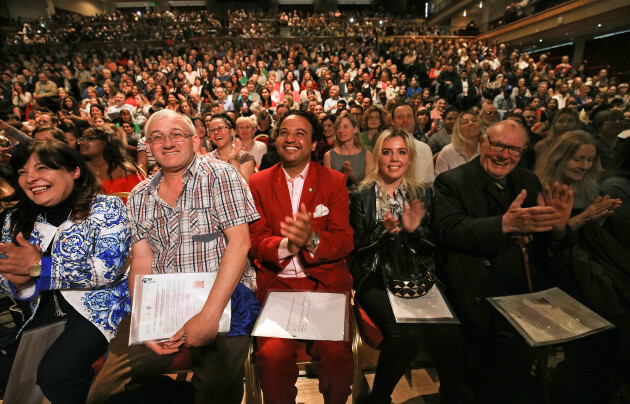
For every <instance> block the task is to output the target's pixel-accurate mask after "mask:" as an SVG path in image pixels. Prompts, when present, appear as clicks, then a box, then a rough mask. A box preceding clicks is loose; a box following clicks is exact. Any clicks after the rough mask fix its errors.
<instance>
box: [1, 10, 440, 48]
mask: <svg viewBox="0 0 630 404" xmlns="http://www.w3.org/2000/svg"><path fill="white" fill-rule="evenodd" d="M281 27H288V28H289V33H290V34H291V35H294V36H311V37H317V36H350V37H359V38H365V39H372V38H374V37H375V36H383V35H430V34H437V33H438V32H439V33H442V34H447V33H448V31H449V29H448V28H445V27H444V28H441V29H438V28H437V27H429V26H427V25H426V24H425V23H424V19H421V18H414V17H411V16H409V17H406V18H402V17H394V16H393V15H391V14H387V13H383V12H353V13H343V14H342V13H340V12H339V11H337V12H316V13H313V12H298V11H293V12H290V13H286V12H282V13H276V12H273V11H261V10H248V11H245V10H233V11H228V12H227V13H226V14H225V15H221V14H219V13H212V12H209V11H205V10H204V11H177V10H175V11H166V12H162V13H161V12H154V11H147V12H141V11H138V12H121V11H116V12H114V13H111V14H99V15H96V16H81V15H78V14H56V15H54V16H52V17H51V18H49V19H44V18H42V19H39V20H17V21H12V23H11V24H9V25H8V26H6V27H5V29H6V36H5V42H6V43H7V44H9V45H17V44H42V43H83V42H106V41H131V40H135V41H140V40H174V41H180V42H181V41H185V40H188V39H191V38H204V37H210V36H226V37H235V38H236V37H240V38H269V37H275V36H277V35H278V34H279V33H280V28H281Z"/></svg>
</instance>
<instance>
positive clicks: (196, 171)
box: [127, 156, 260, 290]
mask: <svg viewBox="0 0 630 404" xmlns="http://www.w3.org/2000/svg"><path fill="white" fill-rule="evenodd" d="M162 177H163V174H162V172H161V171H160V172H158V173H157V174H156V175H154V176H152V177H150V178H148V179H146V180H145V181H143V182H142V183H140V184H138V185H137V186H136V187H135V188H134V190H133V191H132V192H131V194H130V195H129V199H128V201H127V207H128V209H129V213H130V222H131V243H132V245H133V244H135V243H137V242H138V241H140V240H143V239H145V240H146V241H147V242H148V243H149V246H150V247H151V250H152V251H153V254H154V257H153V263H152V271H153V273H174V272H216V271H217V270H218V269H219V263H220V262H221V257H222V256H223V252H224V251H225V247H226V246H227V239H226V237H225V234H224V233H223V231H224V230H225V229H227V228H229V227H232V226H236V225H239V224H243V223H249V222H252V221H254V220H257V219H259V218H260V216H259V215H258V212H257V211H256V207H255V206H254V200H253V199H252V195H251V193H250V191H249V188H248V187H247V184H245V183H244V181H243V180H242V179H241V176H240V174H239V173H238V171H236V170H235V169H234V168H233V167H232V166H230V165H229V164H227V163H223V162H221V161H219V160H215V159H211V158H207V157H199V156H195V157H194V159H193V161H192V163H191V164H190V166H188V169H187V170H186V172H185V173H184V176H183V188H182V192H181V194H180V195H179V197H178V198H177V201H176V202H175V205H174V206H170V205H169V204H167V203H166V202H164V200H163V199H162V198H160V197H159V196H158V188H159V185H160V182H161V180H162ZM241 283H243V284H244V285H245V286H247V287H248V288H250V289H252V290H255V289H256V279H255V270H254V268H253V266H252V265H251V263H250V262H249V260H247V263H246V264H245V272H244V274H243V277H242V278H241Z"/></svg>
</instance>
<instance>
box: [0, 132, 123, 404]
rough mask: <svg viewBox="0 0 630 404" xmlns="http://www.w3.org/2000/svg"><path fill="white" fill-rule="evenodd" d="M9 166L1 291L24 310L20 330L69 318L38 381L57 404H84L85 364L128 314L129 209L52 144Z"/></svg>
mask: <svg viewBox="0 0 630 404" xmlns="http://www.w3.org/2000/svg"><path fill="white" fill-rule="evenodd" d="M11 168H12V171H13V174H14V175H15V176H16V178H17V185H16V186H15V194H14V195H13V198H14V199H15V200H17V204H16V205H15V208H14V209H13V210H10V211H9V212H8V213H7V215H6V218H5V220H4V225H3V227H2V234H1V240H0V241H2V242H1V243H0V254H1V255H0V292H1V293H4V294H6V295H9V296H12V297H13V298H14V299H16V300H17V301H18V303H19V306H20V308H21V309H22V310H23V311H24V312H25V313H24V314H25V319H27V320H26V323H25V324H24V326H23V328H22V330H24V329H29V328H34V327H37V326H41V325H44V324H48V323H52V322H55V321H57V320H60V319H61V318H66V319H67V323H66V327H65V330H64V331H63V333H62V334H61V335H60V336H59V337H58V338H57V339H56V340H55V342H54V343H53V344H52V346H51V347H50V348H49V349H48V351H47V352H46V354H45V355H44V357H43V359H42V360H41V362H40V363H39V367H38V371H37V383H38V385H39V386H40V387H41V389H42V391H43V393H44V394H45V395H46V397H47V398H48V399H49V400H50V401H51V402H54V403H56V404H57V403H71V402H72V403H79V402H85V399H86V397H87V393H88V390H89V386H90V382H91V380H92V377H93V376H94V371H93V370H92V367H91V364H92V363H93V362H94V361H95V360H96V359H98V358H99V357H100V356H101V355H103V353H105V351H106V349H107V344H108V341H109V340H110V339H111V338H112V337H113V336H114V334H115V333H116V329H117V327H118V323H119V321H120V319H122V318H123V317H124V316H125V315H127V314H128V313H129V312H130V311H131V307H130V301H129V291H128V286H127V277H126V275H125V273H124V270H123V266H124V263H125V260H126V259H127V254H128V250H129V229H128V213H127V209H126V208H125V205H124V204H123V203H122V201H121V200H120V199H119V198H117V197H112V196H104V195H99V193H98V192H99V186H98V183H97V181H96V179H95V177H94V175H93V174H92V172H91V171H90V170H89V169H88V168H87V166H86V165H85V162H84V160H83V159H82V158H81V156H80V155H79V154H78V153H77V152H76V151H75V150H73V149H72V148H70V147H69V146H68V145H65V144H62V143H60V142H58V141H43V142H32V143H30V144H26V145H20V146H18V147H17V148H16V150H15V153H14V154H13V157H12V159H11Z"/></svg>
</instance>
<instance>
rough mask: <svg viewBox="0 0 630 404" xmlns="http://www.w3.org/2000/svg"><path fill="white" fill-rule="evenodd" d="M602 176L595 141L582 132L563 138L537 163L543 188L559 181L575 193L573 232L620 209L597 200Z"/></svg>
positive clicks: (603, 199) (614, 203)
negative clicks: (599, 178)
mask: <svg viewBox="0 0 630 404" xmlns="http://www.w3.org/2000/svg"><path fill="white" fill-rule="evenodd" d="M600 174H601V165H600V162H599V156H598V155H597V148H596V142H595V139H594V138H593V136H591V135H590V134H588V133H586V132H584V131H580V130H575V131H570V132H567V133H565V134H564V135H562V136H560V137H559V138H558V140H557V141H556V142H555V143H554V144H553V145H552V146H551V147H550V148H549V149H548V150H547V151H546V152H545V154H543V155H542V156H541V157H540V159H539V160H538V161H537V162H536V175H537V176H538V178H539V179H540V182H541V183H542V184H543V185H549V184H553V183H554V182H556V181H559V182H561V183H563V184H567V185H568V186H569V187H570V188H571V189H572V190H573V196H574V197H573V211H572V215H571V219H570V220H569V225H570V226H571V227H572V228H573V229H577V228H579V227H581V226H583V225H585V224H587V223H596V222H599V221H600V220H602V219H604V218H605V217H606V216H608V215H609V214H611V213H613V211H614V209H615V208H617V207H619V206H620V205H621V201H620V200H619V199H611V198H609V197H600V196H598V195H599V187H598V185H597V182H596V180H597V178H598V177H599V175H600Z"/></svg>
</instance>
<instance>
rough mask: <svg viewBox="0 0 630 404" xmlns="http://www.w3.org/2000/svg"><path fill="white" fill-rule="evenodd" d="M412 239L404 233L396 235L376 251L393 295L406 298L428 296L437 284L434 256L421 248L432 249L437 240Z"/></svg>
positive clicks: (379, 265) (386, 284)
mask: <svg viewBox="0 0 630 404" xmlns="http://www.w3.org/2000/svg"><path fill="white" fill-rule="evenodd" d="M410 241H411V240H410V239H409V238H408V236H407V235H406V234H404V233H403V232H401V233H398V234H397V235H395V236H392V237H391V238H389V240H388V241H386V242H385V243H384V244H383V247H382V248H381V249H380V250H379V251H378V252H377V254H375V260H376V261H377V262H376V263H374V264H376V266H377V267H380V269H381V271H382V273H383V280H384V282H385V286H387V288H388V289H389V290H390V291H391V292H392V294H393V295H394V296H398V297H403V298H406V299H413V298H416V297H421V296H424V295H426V294H427V292H428V291H429V290H431V288H432V287H433V285H434V284H435V277H434V275H433V273H434V272H435V262H434V260H433V255H432V254H431V253H429V254H426V253H422V251H421V250H425V251H432V250H433V248H434V245H433V243H431V242H430V241H428V240H425V239H422V240H418V242H416V243H412V242H410ZM414 241H416V240H414ZM414 244H415V245H414Z"/></svg>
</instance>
